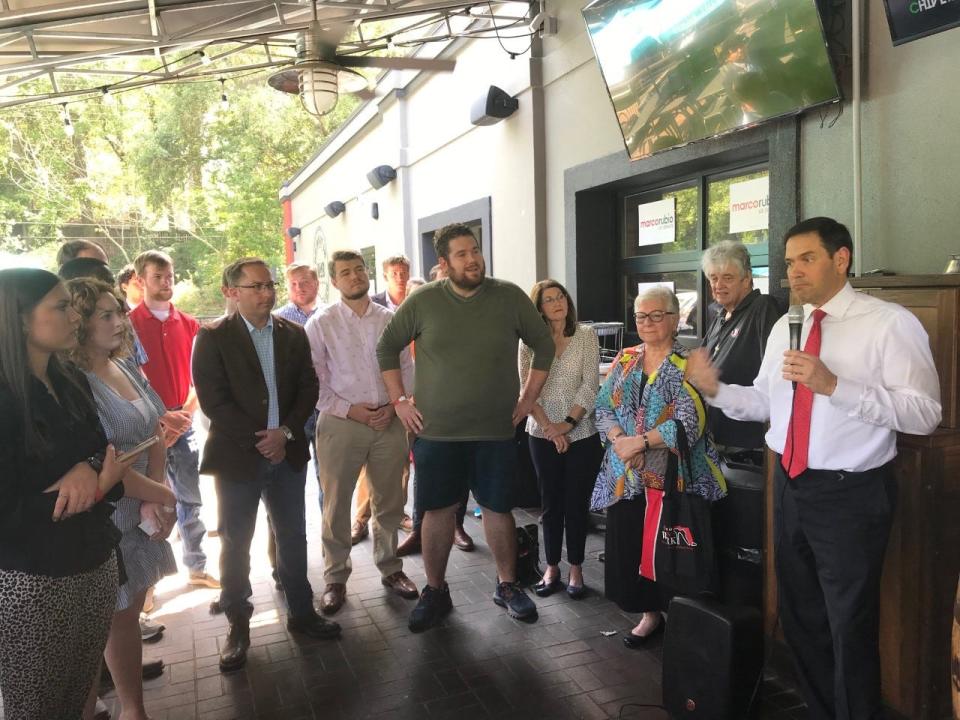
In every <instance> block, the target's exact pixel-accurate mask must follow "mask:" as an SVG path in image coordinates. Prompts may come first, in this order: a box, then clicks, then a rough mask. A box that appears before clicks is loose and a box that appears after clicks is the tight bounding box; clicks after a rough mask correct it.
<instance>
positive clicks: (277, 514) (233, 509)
mask: <svg viewBox="0 0 960 720" xmlns="http://www.w3.org/2000/svg"><path fill="white" fill-rule="evenodd" d="M306 478H307V470H306V468H303V469H302V470H299V471H298V470H294V469H293V468H292V467H290V465H289V464H288V463H287V462H286V461H284V462H281V463H279V464H278V465H271V464H270V463H269V462H267V460H265V459H261V460H260V464H259V466H258V468H257V477H256V479H255V480H253V481H252V482H240V481H237V480H231V479H230V478H223V477H217V478H216V486H217V499H218V503H219V505H218V507H219V509H220V587H221V590H220V607H221V608H222V609H223V612H224V613H225V614H226V616H227V618H228V619H229V620H230V622H235V621H236V620H238V619H249V618H250V616H251V615H252V613H253V604H252V603H251V602H250V596H251V595H252V594H253V590H252V589H251V587H250V542H251V540H253V533H254V530H255V529H256V526H257V510H258V509H259V507H260V500H261V499H263V501H264V502H265V503H266V506H267V516H268V517H269V518H270V524H271V527H272V529H273V535H274V537H275V539H276V543H277V575H278V577H279V578H280V582H281V584H282V585H283V590H284V597H285V598H286V601H287V607H288V609H289V610H290V616H291V617H304V616H306V615H309V614H311V613H313V612H314V610H313V589H312V588H311V587H310V582H309V581H308V580H307V520H306V508H305V503H304V489H305V487H306Z"/></svg>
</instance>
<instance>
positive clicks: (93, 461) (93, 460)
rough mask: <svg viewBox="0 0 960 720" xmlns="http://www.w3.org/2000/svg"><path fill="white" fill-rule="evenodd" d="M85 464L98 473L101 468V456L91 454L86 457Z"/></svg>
mask: <svg viewBox="0 0 960 720" xmlns="http://www.w3.org/2000/svg"><path fill="white" fill-rule="evenodd" d="M87 465H89V466H90V467H92V468H93V471H94V472H95V473H96V474H97V475H99V474H100V472H101V471H102V470H103V458H102V457H101V456H100V455H91V456H90V457H88V458H87Z"/></svg>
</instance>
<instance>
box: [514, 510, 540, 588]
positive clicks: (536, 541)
mask: <svg viewBox="0 0 960 720" xmlns="http://www.w3.org/2000/svg"><path fill="white" fill-rule="evenodd" d="M538 530H539V528H538V526H537V525H536V523H533V524H531V525H521V526H520V527H518V528H517V582H518V583H520V584H521V585H528V586H529V585H536V584H537V583H538V582H540V579H541V578H542V577H543V573H542V572H541V571H540V565H539V563H540V536H539V531H538Z"/></svg>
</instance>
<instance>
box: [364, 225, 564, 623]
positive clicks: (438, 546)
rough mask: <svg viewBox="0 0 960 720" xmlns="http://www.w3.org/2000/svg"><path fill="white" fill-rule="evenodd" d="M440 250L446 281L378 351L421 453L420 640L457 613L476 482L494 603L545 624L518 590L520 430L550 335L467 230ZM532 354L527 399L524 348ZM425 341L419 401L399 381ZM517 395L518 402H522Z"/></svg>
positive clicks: (411, 309) (541, 374)
mask: <svg viewBox="0 0 960 720" xmlns="http://www.w3.org/2000/svg"><path fill="white" fill-rule="evenodd" d="M433 242H434V247H435V249H436V251H437V257H438V258H439V260H440V265H441V267H443V269H444V270H445V272H446V273H447V278H446V279H445V280H438V281H437V282H432V283H429V284H427V285H424V286H423V287H421V288H419V289H418V290H417V291H416V292H414V293H413V294H412V295H410V296H409V297H408V298H407V299H406V300H405V301H404V303H403V305H401V306H400V307H399V308H398V309H397V312H396V314H395V315H394V316H393V318H391V320H390V323H389V324H388V325H387V327H386V329H385V330H384V331H383V335H382V336H381V337H380V342H379V344H378V345H377V359H378V360H379V363H380V370H381V372H382V373H383V381H384V384H385V385H386V388H387V393H388V394H389V395H390V401H391V402H392V403H393V405H394V407H395V408H396V411H397V416H398V417H399V418H400V420H401V421H402V422H403V424H404V426H405V427H406V428H407V430H409V431H410V432H411V433H413V434H415V435H416V436H417V437H416V440H415V441H414V445H413V458H414V468H415V472H416V501H417V504H418V506H419V507H420V509H421V510H422V511H423V513H424V517H423V526H422V536H423V565H424V569H425V570H426V574H427V585H426V586H425V587H424V588H423V592H422V593H421V594H420V602H419V603H418V604H417V607H416V608H415V609H414V610H413V612H412V613H411V614H410V623H409V625H410V629H411V630H412V631H414V632H418V631H421V630H426V629H427V628H429V627H432V626H433V625H435V624H436V623H437V622H438V621H439V620H440V618H441V617H443V615H445V614H446V613H447V612H449V611H450V610H451V608H452V603H451V601H450V590H449V588H448V587H447V583H446V582H445V580H444V575H445V574H446V569H447V560H448V558H449V556H450V547H451V542H452V540H451V539H452V537H453V528H454V522H455V518H454V515H455V512H456V508H457V505H458V503H459V502H460V499H461V497H462V496H463V493H464V491H465V489H466V487H467V486H468V485H469V488H470V489H471V490H473V495H474V497H475V498H476V499H477V502H478V503H479V504H480V505H481V507H483V530H484V534H485V535H486V539H487V544H488V545H489V546H490V550H491V551H492V552H493V557H494V560H495V561H496V564H497V587H496V591H495V592H494V596H493V600H494V602H495V603H497V604H498V605H500V606H502V607H505V608H507V611H508V612H509V613H510V614H511V615H512V616H513V617H515V618H518V619H522V620H531V621H532V620H535V619H536V617H537V608H536V605H534V603H533V601H532V600H531V599H530V597H529V596H528V595H527V594H526V593H525V592H524V591H523V589H522V588H521V587H520V586H519V585H518V584H517V582H516V556H517V548H516V526H515V524H514V521H513V515H512V514H511V510H512V509H513V505H514V503H513V496H514V491H515V488H516V475H517V453H516V448H515V447H514V442H513V436H514V428H515V427H516V425H517V423H518V422H520V420H522V419H524V418H526V416H527V415H528V414H529V413H530V410H531V408H532V407H533V404H534V403H535V402H536V400H537V398H538V397H539V395H540V390H541V389H542V388H543V384H544V382H545V381H546V379H547V374H548V373H549V371H550V365H551V363H552V362H553V356H554V345H553V340H552V338H551V337H550V331H549V329H548V327H547V325H546V324H545V323H544V322H543V319H542V318H541V317H540V314H539V313H538V312H537V309H536V308H535V307H534V306H533V303H532V302H530V299H529V298H528V297H527V296H526V295H525V294H524V292H523V291H522V290H521V289H520V288H518V287H517V286H516V285H513V284H512V283H508V282H504V281H502V280H494V279H493V278H487V277H486V267H485V264H484V260H483V255H482V253H481V252H480V247H479V245H478V243H477V239H476V237H475V236H474V234H473V232H472V231H471V230H470V228H469V227H467V226H466V225H448V226H446V227H444V228H441V229H440V230H438V231H437V233H436V235H435V236H434V241H433ZM519 340H523V342H524V343H525V344H526V345H528V346H530V347H531V348H533V351H534V357H533V365H532V370H531V372H530V377H529V379H528V380H527V382H526V385H525V386H524V387H523V390H522V392H521V388H520V378H519V374H518V372H517V343H518V341H519ZM411 341H415V342H416V345H415V348H416V354H417V362H416V370H415V372H416V375H415V385H416V389H417V396H416V404H414V400H413V399H412V398H409V397H407V395H406V390H405V388H404V386H403V380H402V378H401V375H400V352H401V351H402V350H403V349H404V348H405V347H407V345H409V344H410V342H411ZM518 398H519V399H518Z"/></svg>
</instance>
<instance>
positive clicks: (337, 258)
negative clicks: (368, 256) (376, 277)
mask: <svg viewBox="0 0 960 720" xmlns="http://www.w3.org/2000/svg"><path fill="white" fill-rule="evenodd" d="M350 260H359V261H360V262H362V263H363V266H364V267H366V266H367V263H366V261H365V260H364V259H363V255H361V254H360V253H358V252H357V251H356V250H337V251H336V252H334V253H333V255H331V256H330V262H328V263H327V273H328V274H329V276H330V277H336V275H337V263H338V262H348V261H350Z"/></svg>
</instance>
